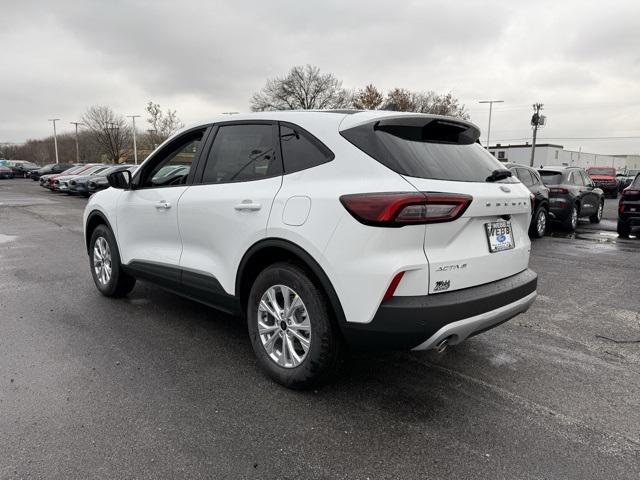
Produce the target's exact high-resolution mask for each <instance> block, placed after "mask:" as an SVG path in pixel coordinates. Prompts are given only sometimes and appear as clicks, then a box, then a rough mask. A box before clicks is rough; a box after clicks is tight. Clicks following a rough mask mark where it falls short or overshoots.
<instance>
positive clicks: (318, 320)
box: [247, 262, 343, 390]
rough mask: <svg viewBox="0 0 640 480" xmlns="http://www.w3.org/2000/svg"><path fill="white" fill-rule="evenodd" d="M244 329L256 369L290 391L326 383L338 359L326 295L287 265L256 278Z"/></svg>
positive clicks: (339, 353)
mask: <svg viewBox="0 0 640 480" xmlns="http://www.w3.org/2000/svg"><path fill="white" fill-rule="evenodd" d="M247 327H248V330H249V338H250V339H251V345H252V346H253V351H254V352H255V354H256V357H257V359H258V364H259V365H260V367H261V368H262V369H263V370H264V371H265V372H266V373H267V374H268V375H269V376H270V377H271V378H272V379H273V380H275V381H276V382H278V383H280V384H281V385H284V386H285V387H288V388H292V389H297V390H302V389H306V388H310V387H312V386H314V385H317V384H319V383H322V382H324V381H326V380H328V379H329V378H330V377H331V376H332V375H333V374H334V373H335V371H336V370H337V367H338V365H339V363H340V360H341V358H342V350H343V345H342V338H341V337H340V334H339V332H338V328H337V326H336V324H335V322H334V321H333V318H332V315H331V309H330V308H329V304H328V300H327V298H326V296H325V294H324V292H323V291H322V290H321V289H320V288H319V287H318V286H317V285H316V284H315V283H314V281H313V280H312V279H311V278H310V277H309V275H307V273H306V272H305V271H304V270H303V269H301V268H300V267H298V266H297V265H294V264H291V263H285V262H281V263H275V264H273V265H271V266H269V267H267V268H266V269H265V270H263V271H262V272H261V273H260V274H259V275H258V276H257V277H256V279H255V281H254V283H253V286H252V287H251V292H250V294H249V300H248V302H247Z"/></svg>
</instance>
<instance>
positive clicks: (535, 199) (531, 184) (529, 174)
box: [505, 163, 549, 238]
mask: <svg viewBox="0 0 640 480" xmlns="http://www.w3.org/2000/svg"><path fill="white" fill-rule="evenodd" d="M505 167H507V168H508V169H509V170H511V173H512V174H513V175H514V176H515V177H517V178H518V179H519V180H520V181H521V182H522V183H523V184H524V186H525V187H527V188H528V189H529V191H530V192H531V194H532V198H531V225H529V236H530V237H534V238H540V237H544V234H545V232H546V231H547V223H548V222H547V219H548V218H549V189H548V188H547V187H546V186H545V185H544V183H542V179H541V178H540V174H539V173H538V171H537V170H535V169H534V168H531V167H526V166H524V165H518V164H515V163H507V164H505Z"/></svg>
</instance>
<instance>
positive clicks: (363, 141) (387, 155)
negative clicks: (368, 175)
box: [342, 119, 517, 182]
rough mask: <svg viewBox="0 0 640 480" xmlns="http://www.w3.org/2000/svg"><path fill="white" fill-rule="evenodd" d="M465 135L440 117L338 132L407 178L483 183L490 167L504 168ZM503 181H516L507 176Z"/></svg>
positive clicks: (459, 126) (461, 130) (458, 128)
mask: <svg viewBox="0 0 640 480" xmlns="http://www.w3.org/2000/svg"><path fill="white" fill-rule="evenodd" d="M410 120H411V119H409V121H410ZM461 126H462V127H461ZM465 135H466V131H465V130H464V126H463V125H462V124H456V123H454V122H444V121H440V120H434V121H431V122H429V123H428V124H426V125H424V126H412V125H407V126H404V125H384V124H383V125H381V126H371V125H370V124H367V125H364V126H360V127H354V128H351V129H349V130H346V131H344V132H342V136H343V137H345V138H346V139H347V140H349V141H350V142H351V143H353V144H354V145H355V146H356V147H358V148H359V149H360V150H362V151H363V152H365V153H366V154H368V155H369V156H371V157H373V158H374V159H376V160H377V161H378V162H380V163H382V164H383V165H385V166H387V167H388V168H390V169H391V170H393V171H394V172H397V173H400V174H402V175H408V176H410V177H419V178H431V179H436V180H454V181H462V182H485V181H486V179H487V177H489V176H490V175H491V173H492V172H493V171H494V170H505V167H504V165H502V164H501V163H500V162H499V161H498V160H496V158H495V157H494V156H493V155H491V154H490V153H488V152H487V151H486V150H485V149H484V148H483V147H482V146H480V145H479V144H477V143H472V142H473V141H474V140H473V139H471V141H470V140H469V139H468V138H465ZM503 181H504V182H516V181H517V180H515V179H514V178H511V177H508V178H506V179H505V180H503Z"/></svg>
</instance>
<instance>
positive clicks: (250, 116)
mask: <svg viewBox="0 0 640 480" xmlns="http://www.w3.org/2000/svg"><path fill="white" fill-rule="evenodd" d="M401 117H425V118H439V119H446V120H449V121H452V120H454V121H456V122H459V123H462V124H465V125H468V126H470V127H473V128H478V126H477V125H475V124H473V123H471V122H469V121H467V120H462V119H460V118H454V117H447V116H443V115H433V114H428V113H415V112H395V111H389V110H273V111H265V112H251V113H227V114H220V115H216V116H214V117H211V118H209V119H208V120H207V121H203V122H198V123H195V124H192V125H189V126H188V127H186V128H184V129H182V130H181V131H186V130H189V129H191V128H195V127H201V126H205V125H209V124H211V123H219V122H234V121H243V120H275V121H282V122H291V123H295V124H298V125H300V126H301V127H305V128H306V127H308V126H310V125H313V124H323V125H325V126H326V125H327V124H333V125H335V127H336V128H337V129H339V130H346V129H348V128H352V127H356V126H359V125H362V124H365V123H369V122H371V121H374V120H376V119H383V118H384V119H391V118H401Z"/></svg>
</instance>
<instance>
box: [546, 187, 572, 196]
mask: <svg viewBox="0 0 640 480" xmlns="http://www.w3.org/2000/svg"><path fill="white" fill-rule="evenodd" d="M549 193H561V194H564V195H566V194H567V193H569V190H567V189H566V188H562V187H551V188H549Z"/></svg>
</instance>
